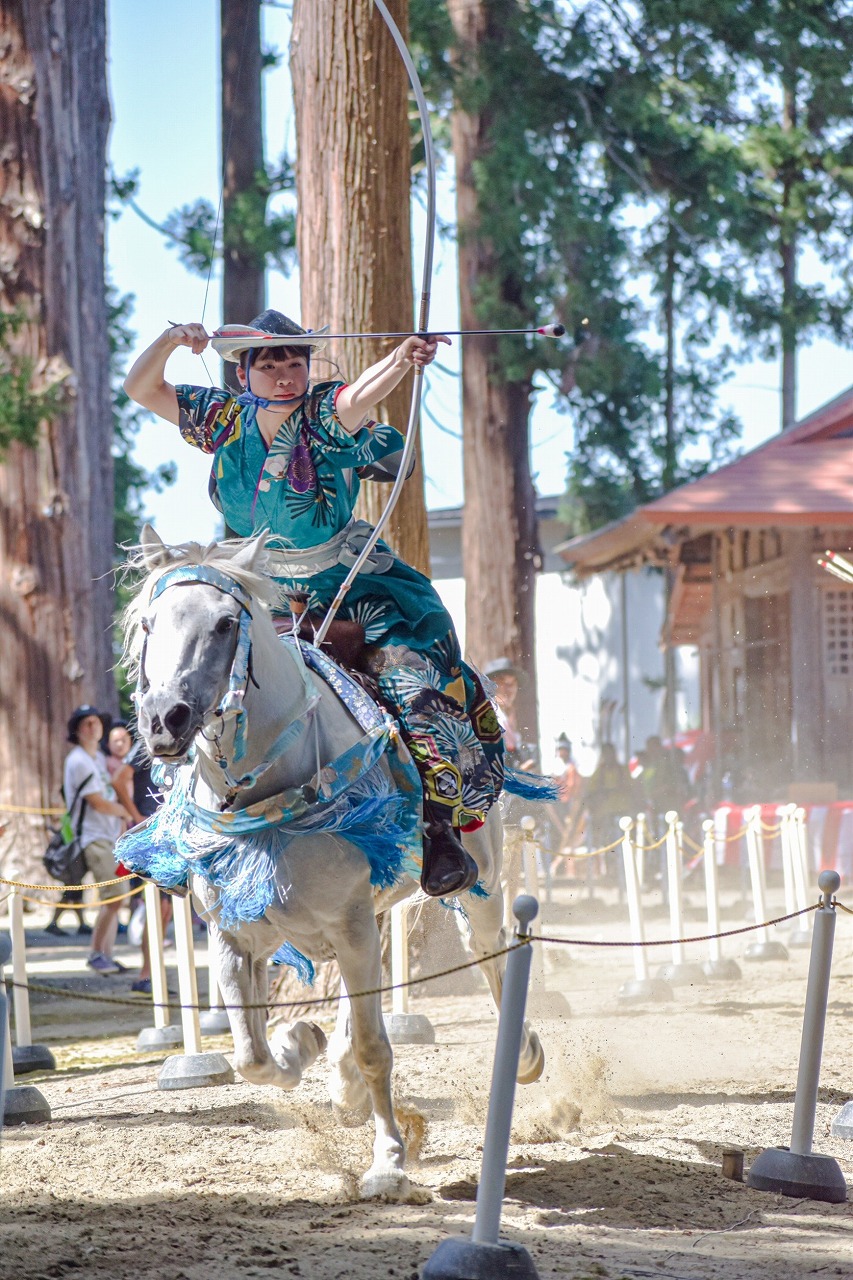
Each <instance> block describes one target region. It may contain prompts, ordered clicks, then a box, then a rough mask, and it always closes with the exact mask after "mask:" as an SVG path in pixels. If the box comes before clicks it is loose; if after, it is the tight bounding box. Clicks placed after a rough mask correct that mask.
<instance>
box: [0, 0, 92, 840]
mask: <svg viewBox="0 0 853 1280" xmlns="http://www.w3.org/2000/svg"><path fill="white" fill-rule="evenodd" d="M105 42H106V18H105V7H104V0H77V3H76V4H75V5H74V6H71V5H68V4H67V3H64V2H63V0H50V2H48V0H43V2H42V3H39V4H33V3H29V2H28V0H0V138H2V140H3V142H2V145H3V166H2V169H0V261H1V262H2V264H3V267H2V279H0V308H2V310H3V311H6V312H8V311H13V310H15V309H21V310H23V311H24V312H25V314H26V317H27V319H26V323H25V324H24V326H23V327H22V328H21V330H20V331H19V332H18V334H17V335H16V336H15V337H14V338H13V339H12V340H11V342H10V344H9V347H10V354H11V358H12V359H13V360H15V359H23V360H32V361H34V362H35V367H36V371H37V372H36V376H37V379H40V380H41V382H42V385H44V383H45V382H46V381H49V380H50V379H51V378H52V376H54V375H55V373H56V371H57V370H58V371H64V372H66V373H67V374H68V375H69V376H68V379H67V385H68V388H69V394H68V397H67V399H66V401H65V403H64V407H63V411H62V412H61V414H60V415H59V416H57V417H55V418H54V419H53V420H52V421H51V422H49V423H44V424H42V427H41V430H40V434H39V440H38V444H37V446H36V447H35V448H27V447H25V446H23V445H21V444H14V445H13V446H12V447H11V449H10V450H9V453H8V454H7V455H6V457H5V459H4V463H3V465H2V466H0V617H2V623H0V626H2V632H0V689H2V697H0V804H2V805H16V806H31V807H44V806H54V805H56V804H57V802H58V790H57V788H58V785H59V782H60V780H61V777H62V761H63V757H64V754H65V752H66V750H67V746H66V743H65V724H66V720H67V718H68V715H69V714H70V712H71V710H72V709H73V708H74V707H75V706H76V705H78V704H79V703H82V702H87V701H88V702H93V703H95V704H97V706H98V707H99V708H102V709H106V710H108V711H111V710H113V709H114V708H115V707H116V705H117V702H116V691H115V685H114V681H113V678H112V674H111V668H112V663H113V657H112V644H111V635H112V588H111V582H110V567H111V564H112V557H113V548H114V538H113V472H112V456H111V452H110V447H111V440H112V414H111V403H110V387H109V372H108V371H109V346H108V336H107V308H106V298H105V290H104V197H105V190H104V174H105V166H106V143H107V131H108V127H109V119H110V113H109V101H108V98H107V86H106V43H105ZM34 826H35V824H33V827H34ZM21 837H22V838H21V839H20V840H19V841H18V842H16V847H15V862H16V863H17V864H20V863H21V862H22V861H23V860H24V859H25V858H26V857H27V856H28V855H29V856H31V855H32V852H33V849H34V848H36V847H43V842H42V839H41V836H40V834H39V833H38V832H37V831H36V830H35V829H33V828H29V829H28V830H27V833H26V836H24V833H23V832H21Z"/></svg>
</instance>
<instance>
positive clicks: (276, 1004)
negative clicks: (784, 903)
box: [6, 901, 853, 1012]
mask: <svg viewBox="0 0 853 1280" xmlns="http://www.w3.org/2000/svg"><path fill="white" fill-rule="evenodd" d="M821 905H822V903H821V902H815V903H814V904H813V905H812V906H810V907H803V909H802V910H801V911H792V912H790V913H789V914H788V915H785V916H777V917H776V918H775V919H773V920H765V921H764V922H763V923H762V924H748V925H744V927H743V928H742V929H729V930H727V931H726V932H724V933H713V934H705V935H704V936H702V937H698V938H679V939H677V941H678V942H680V943H683V944H685V945H686V944H687V943H691V942H707V941H708V940H709V939H710V938H733V937H735V936H736V935H738V934H741V933H753V932H754V931H755V930H756V929H766V928H769V926H770V925H775V924H783V923H784V922H785V921H786V920H794V919H796V917H797V916H804V915H808V914H809V913H810V912H812V911H817V909H818V908H819V907H820V906H821ZM834 905H835V906H839V907H841V909H842V911H846V912H847V913H848V914H849V915H853V911H851V910H850V908H849V907H845V906H843V904H842V903H840V902H837V901H836V902H834ZM532 942H547V943H556V944H558V945H560V946H564V947H671V946H673V945H674V942H673V939H671V938H659V939H656V940H654V941H645V942H603V941H601V940H600V939H587V938H549V937H546V936H543V935H536V934H531V935H530V937H527V938H522V939H519V940H518V941H517V942H513V943H511V944H510V945H509V946H508V947H502V948H501V950H500V951H493V952H492V954H491V955H487V956H479V957H477V959H474V960H466V961H464V962H463V963H462V964H456V965H453V966H452V967H451V968H449V969H439V970H438V971H437V972H436V973H429V974H425V975H424V976H423V977H421V978H409V979H407V980H406V981H405V982H395V983H392V984H390V985H388V986H383V987H372V988H370V989H369V990H367V991H356V992H353V993H348V994H347V995H345V996H341V995H330V996H311V997H308V998H306V999H303V1000H267V1001H264V1003H263V1004H225V1005H222V1008H223V1009H235V1010H236V1009H267V1010H270V1009H303V1008H305V1007H306V1006H320V1005H328V1004H339V1003H340V1001H341V1000H361V999H364V997H365V996H379V995H385V994H386V993H389V992H392V991H399V990H401V989H402V988H404V987H417V986H420V985H422V984H423V983H426V982H434V981H435V979H436V978H446V977H449V976H450V975H451V974H454V973H461V972H462V970H463V969H472V968H473V967H474V965H479V964H483V963H484V962H485V961H487V960H498V959H500V957H501V956H506V955H509V953H510V952H511V951H516V950H518V948H519V947H527V946H529V945H530V944H531V943H532ZM6 985H7V986H9V987H13V988H14V987H23V986H27V987H28V988H29V990H30V991H37V992H40V993H42V994H45V995H52V996H60V997H62V998H63V999H66V1000H89V1001H94V1002H95V1003H97V1004H112V1005H121V1006H123V1007H124V1008H131V1009H138V1008H139V1007H140V1003H141V1002H140V1001H139V1000H129V999H126V998H125V997H124V996H104V995H98V994H96V993H95V992H88V991H66V990H64V989H63V988H62V987H56V986H50V985H48V984H47V983H36V982H27V983H19V982H14V981H8V980H7V984H6ZM152 1004H153V1005H154V1007H155V1008H157V1009H168V1010H170V1011H171V1012H178V1011H180V1010H182V1009H191V1010H198V1011H199V1012H202V1011H204V1010H205V1009H206V1008H207V1006H206V1005H201V1004H175V1003H173V1002H172V1001H166V1000H161V1001H152Z"/></svg>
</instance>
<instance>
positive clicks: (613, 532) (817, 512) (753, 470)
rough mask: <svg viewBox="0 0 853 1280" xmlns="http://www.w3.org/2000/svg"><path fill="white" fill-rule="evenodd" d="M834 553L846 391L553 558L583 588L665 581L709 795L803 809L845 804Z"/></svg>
mask: <svg viewBox="0 0 853 1280" xmlns="http://www.w3.org/2000/svg"><path fill="white" fill-rule="evenodd" d="M829 548H831V549H833V550H836V551H840V552H842V553H845V554H850V553H853V387H851V388H850V389H849V390H848V391H845V392H844V393H843V394H842V395H840V396H838V397H837V398H836V399H835V400H833V401H831V402H830V403H829V404H827V405H824V406H823V407H822V408H820V409H818V410H816V412H814V413H812V414H810V415H809V416H808V417H807V418H804V419H803V420H802V421H800V422H798V423H796V424H795V425H794V426H793V427H791V428H789V429H788V430H787V431H785V432H783V433H782V434H780V435H778V436H775V437H773V438H772V439H771V440H769V441H767V443H765V444H763V445H761V446H759V447H758V448H757V449H753V450H752V451H751V452H750V453H747V454H745V455H744V456H743V457H742V458H739V459H738V460H737V461H735V462H732V463H730V464H728V465H727V466H724V467H721V468H720V469H719V470H718V471H715V472H713V473H711V474H709V475H707V476H703V477H702V478H701V479H699V480H696V481H694V482H692V483H691V484H686V485H683V486H681V487H680V488H678V489H674V490H673V491H672V492H671V493H668V494H666V495H665V496H664V497H662V498H659V499H658V500H657V501H655V502H651V503H649V504H648V505H646V506H643V507H640V508H638V509H637V510H636V511H635V512H633V513H632V514H631V515H630V516H628V517H626V518H625V519H623V520H620V521H617V522H615V523H614V524H611V525H608V526H606V527H605V528H603V529H599V530H598V531H596V532H595V533H592V534H588V535H586V536H583V537H579V538H573V539H572V540H571V541H569V542H567V543H564V544H563V545H562V547H560V548H559V551H560V553H561V555H562V557H563V559H564V560H565V561H566V563H567V566H569V567H570V568H571V570H572V572H573V573H574V574H575V575H576V576H578V577H580V578H583V577H587V576H589V575H590V574H595V573H601V572H604V571H605V570H626V569H629V568H634V567H637V566H639V565H653V566H659V567H660V568H661V569H663V570H668V571H669V574H670V578H669V581H670V591H669V604H668V609H667V617H666V620H665V623H664V628H663V636H662V640H663V643H664V644H665V645H696V646H698V648H699V652H700V667H701V687H702V720H703V726H702V727H703V729H705V730H707V731H708V734H709V739H710V741H712V743H713V763H714V771H715V775H716V778H715V781H716V783H717V784H718V785H719V781H720V778H721V776H722V774H723V773H724V772H729V773H731V774H733V776H734V777H736V778H737V779H738V780H739V781H740V783H741V785H742V786H743V787H744V788H748V790H749V791H750V792H751V793H752V794H761V795H763V796H766V797H767V798H768V799H769V798H779V799H788V798H790V799H800V798H801V795H803V792H804V791H807V790H809V789H811V790H816V784H818V783H824V784H828V786H827V789H828V790H830V791H831V790H832V789H833V787H832V784H835V787H837V788H838V790H839V791H840V792H841V793H843V794H848V795H853V586H847V585H845V583H843V582H841V581H839V580H838V579H837V578H835V577H832V576H830V575H829V574H828V573H827V572H826V571H825V570H823V569H822V568H821V567H820V566H819V565H818V563H817V561H818V556H819V555H821V554H822V553H823V552H824V551H825V550H827V549H829ZM718 794H719V792H718ZM804 798H805V797H804ZM815 798H817V796H815ZM826 798H830V797H829V796H827V797H826Z"/></svg>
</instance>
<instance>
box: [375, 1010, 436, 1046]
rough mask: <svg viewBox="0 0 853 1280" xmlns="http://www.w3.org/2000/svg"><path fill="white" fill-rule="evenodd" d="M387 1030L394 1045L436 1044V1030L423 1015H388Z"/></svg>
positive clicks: (386, 1016)
mask: <svg viewBox="0 0 853 1280" xmlns="http://www.w3.org/2000/svg"><path fill="white" fill-rule="evenodd" d="M385 1030H386V1031H387V1033H388V1039H389V1040H390V1041H391V1043H392V1044H435V1028H434V1027H433V1025H432V1023H431V1022H430V1020H429V1018H428V1017H427V1016H426V1014H423V1013H386V1014H385Z"/></svg>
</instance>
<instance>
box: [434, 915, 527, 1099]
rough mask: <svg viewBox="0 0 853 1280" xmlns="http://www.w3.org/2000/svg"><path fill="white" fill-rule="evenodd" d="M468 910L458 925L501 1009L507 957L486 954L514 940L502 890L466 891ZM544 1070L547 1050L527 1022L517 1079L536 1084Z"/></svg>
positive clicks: (457, 916) (492, 953)
mask: <svg viewBox="0 0 853 1280" xmlns="http://www.w3.org/2000/svg"><path fill="white" fill-rule="evenodd" d="M465 913H466V915H467V917H468V921H467V925H466V922H465V919H464V917H463V916H462V914H461V912H457V913H456V919H457V922H458V924H459V928H460V930H462V933H463V936H464V937H465V941H466V943H467V946H468V949H469V951H470V952H471V954H472V955H473V956H474V957H475V959H477V960H479V962H480V968H481V969H482V970H483V973H484V974H485V975H486V981H487V982H488V984H489V990H490V991H491V993H492V999H493V1000H494V1002H495V1004H496V1005H497V1007H498V1009H500V1007H501V996H502V994H503V980H504V969H505V968H506V956H505V955H503V956H497V957H495V958H494V959H487V958H486V957H489V956H494V953H495V952H496V951H501V950H503V948H504V947H505V946H507V945H508V944H509V942H510V941H511V935H510V934H509V933H508V931H507V930H506V929H504V927H503V898H502V896H501V894H500V893H499V892H497V893H491V894H489V896H488V898H478V897H474V896H473V895H471V894H466V895H465ZM466 935H467V936H466ZM544 1069H545V1051H544V1050H543V1048H542V1043H541V1041H540V1039H539V1036H538V1035H537V1034H536V1032H535V1031H534V1030H533V1028H532V1027H531V1026H530V1025H529V1024H528V1023H527V1022H525V1024H524V1030H523V1032H522V1037H521V1052H520V1053H519V1057H518V1074H517V1076H516V1079H517V1080H518V1083H519V1084H533V1083H534V1081H536V1080H538V1079H539V1077H540V1076H541V1075H542V1072H543V1071H544Z"/></svg>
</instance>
